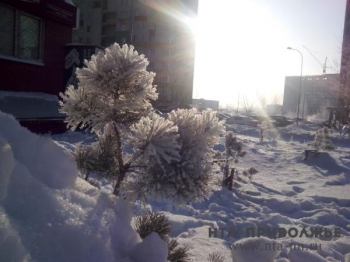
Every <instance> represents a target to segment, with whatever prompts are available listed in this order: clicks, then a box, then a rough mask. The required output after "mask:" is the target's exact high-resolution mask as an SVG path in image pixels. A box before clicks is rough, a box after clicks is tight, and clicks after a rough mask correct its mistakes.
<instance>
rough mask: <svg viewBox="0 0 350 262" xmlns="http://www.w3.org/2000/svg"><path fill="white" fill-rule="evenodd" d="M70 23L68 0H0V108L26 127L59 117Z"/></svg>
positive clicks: (71, 8)
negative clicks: (35, 122)
mask: <svg viewBox="0 0 350 262" xmlns="http://www.w3.org/2000/svg"><path fill="white" fill-rule="evenodd" d="M75 25H76V7H75V6H74V5H73V4H72V2H71V1H70V0H0V68H1V70H0V78H1V82H0V111H3V112H6V113H10V114H12V115H14V116H15V117H16V118H18V119H20V120H21V121H22V124H23V125H27V126H28V127H29V128H32V122H33V121H37V122H38V121H39V120H42V121H43V119H45V121H46V120H48V119H51V120H53V119H56V118H62V116H61V115H60V114H59V113H58V103H57V96H58V94H59V92H62V91H64V89H65V86H64V62H65V45H66V44H68V43H71V38H72V28H73V27H75ZM50 95H51V96H50ZM26 123H27V124H26ZM50 124H53V123H52V122H51V123H50ZM32 129H33V128H32ZM34 129H35V128H34ZM39 129H40V128H39ZM35 131H36V130H35Z"/></svg>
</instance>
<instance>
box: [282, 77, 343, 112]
mask: <svg viewBox="0 0 350 262" xmlns="http://www.w3.org/2000/svg"><path fill="white" fill-rule="evenodd" d="M339 84H340V75H339V74H325V75H312V76H303V77H302V81H301V96H300V109H299V110H300V111H299V112H300V113H299V116H300V117H303V116H307V115H312V114H316V113H318V112H320V111H321V110H324V109H325V108H327V107H336V105H337V103H338V92H339ZM299 89H300V76H287V77H286V78H285V85H284V96H283V109H282V113H283V114H287V113H288V112H293V113H296V112H297V108H298V98H299Z"/></svg>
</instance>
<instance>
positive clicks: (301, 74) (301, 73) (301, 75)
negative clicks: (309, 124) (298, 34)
mask: <svg viewBox="0 0 350 262" xmlns="http://www.w3.org/2000/svg"><path fill="white" fill-rule="evenodd" d="M287 49H289V50H294V51H297V52H298V53H299V54H300V56H301V71H300V85H299V98H298V112H297V125H298V124H299V110H300V96H301V78H302V77H303V54H302V53H301V52H300V51H299V50H298V49H294V48H291V47H287Z"/></svg>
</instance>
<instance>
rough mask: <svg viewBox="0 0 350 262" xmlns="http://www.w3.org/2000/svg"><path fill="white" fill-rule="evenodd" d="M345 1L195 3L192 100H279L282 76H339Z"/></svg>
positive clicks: (216, 0)
mask: <svg viewBox="0 0 350 262" xmlns="http://www.w3.org/2000/svg"><path fill="white" fill-rule="evenodd" d="M345 6H346V0H199V17H198V19H197V25H196V32H197V33H196V34H197V46H196V47H197V48H196V68H195V85H194V92H193V95H194V97H195V98H205V99H213V100H220V102H221V104H222V105H223V104H224V105H226V104H228V105H230V104H231V105H234V106H236V105H237V100H238V96H240V97H243V96H244V95H247V96H249V97H250V99H251V100H254V99H256V96H257V93H259V94H262V95H264V96H266V97H267V99H268V100H270V101H271V100H272V97H274V96H275V95H279V96H280V97H281V101H280V102H281V103H282V95H283V88H284V78H285V76H288V75H300V68H301V57H300V54H299V53H297V52H296V51H292V50H287V47H288V46H290V47H293V48H296V49H298V50H299V51H301V52H302V54H303V57H304V66H303V75H314V74H322V66H321V65H319V64H318V62H317V61H316V60H315V59H314V58H313V57H312V56H311V55H310V54H309V53H308V51H307V50H306V49H305V48H304V47H303V46H306V47H307V48H308V49H309V50H310V51H311V52H312V53H313V54H314V56H315V57H316V58H317V59H318V60H319V61H320V62H321V63H322V64H323V63H324V61H325V58H326V57H327V58H328V59H327V61H328V62H327V65H328V66H332V67H333V68H332V69H331V68H328V69H327V73H338V72H339V68H336V67H335V66H334V61H338V62H339V61H340V52H341V42H342V37H343V28H344V16H345Z"/></svg>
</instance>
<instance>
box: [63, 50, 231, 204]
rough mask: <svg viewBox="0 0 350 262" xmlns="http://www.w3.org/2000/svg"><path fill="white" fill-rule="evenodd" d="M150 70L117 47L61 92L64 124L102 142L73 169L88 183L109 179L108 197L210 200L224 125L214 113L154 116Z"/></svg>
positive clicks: (137, 57) (81, 155)
mask: <svg viewBox="0 0 350 262" xmlns="http://www.w3.org/2000/svg"><path fill="white" fill-rule="evenodd" d="M147 65H148V61H147V59H146V58H145V57H144V56H143V55H139V54H138V53H137V52H136V51H135V50H134V47H133V46H128V45H123V46H122V47H120V46H119V45H118V44H114V45H112V46H110V47H108V48H106V50H105V52H100V53H98V54H97V55H93V56H92V58H91V61H85V66H86V67H85V68H82V69H77V77H78V79H79V86H78V88H77V89H75V88H74V87H73V86H70V87H69V88H68V90H67V91H66V92H65V93H64V94H60V95H61V98H62V100H63V101H61V102H60V105H61V109H60V112H61V113H64V114H66V115H67V118H66V122H67V123H68V125H69V126H70V127H71V128H72V129H73V130H74V129H76V128H87V129H90V130H91V131H92V132H95V133H96V134H97V135H98V137H99V141H98V142H96V143H94V144H93V145H91V146H90V147H84V148H79V149H78V151H77V152H76V153H75V158H76V162H77V165H78V168H79V170H80V172H81V173H84V174H85V178H86V179H87V178H88V176H89V173H90V172H94V173H97V174H100V175H103V176H107V177H109V178H112V179H113V180H115V187H114V191H113V193H114V194H115V195H117V196H123V197H125V198H127V199H128V200H129V201H131V202H134V201H136V200H140V201H143V202H147V201H148V200H149V199H150V198H153V199H162V200H163V199H167V200H170V201H172V202H174V203H177V204H185V203H187V202H190V201H200V200H202V199H204V198H207V197H209V196H210V195H211V191H212V188H213V183H212V182H213V181H212V180H213V177H212V169H211V160H212V157H213V155H214V150H213V149H212V148H213V146H214V145H215V143H216V142H217V141H218V140H219V134H220V133H223V130H224V126H223V124H222V123H221V122H219V120H218V118H217V117H216V114H215V112H213V111H211V110H204V111H202V112H201V113H198V112H197V110H196V109H192V110H177V111H173V112H171V113H170V114H169V117H168V119H164V118H162V117H160V116H158V115H157V114H155V113H154V112H153V111H154V109H153V108H152V105H151V103H150V101H151V100H156V99H157V98H158V94H157V93H156V88H155V86H153V85H152V83H153V79H154V76H155V74H154V73H152V72H148V71H147V70H146V68H147ZM126 146H127V147H131V148H132V152H131V153H129V154H127V153H126V152H125V147H126Z"/></svg>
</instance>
